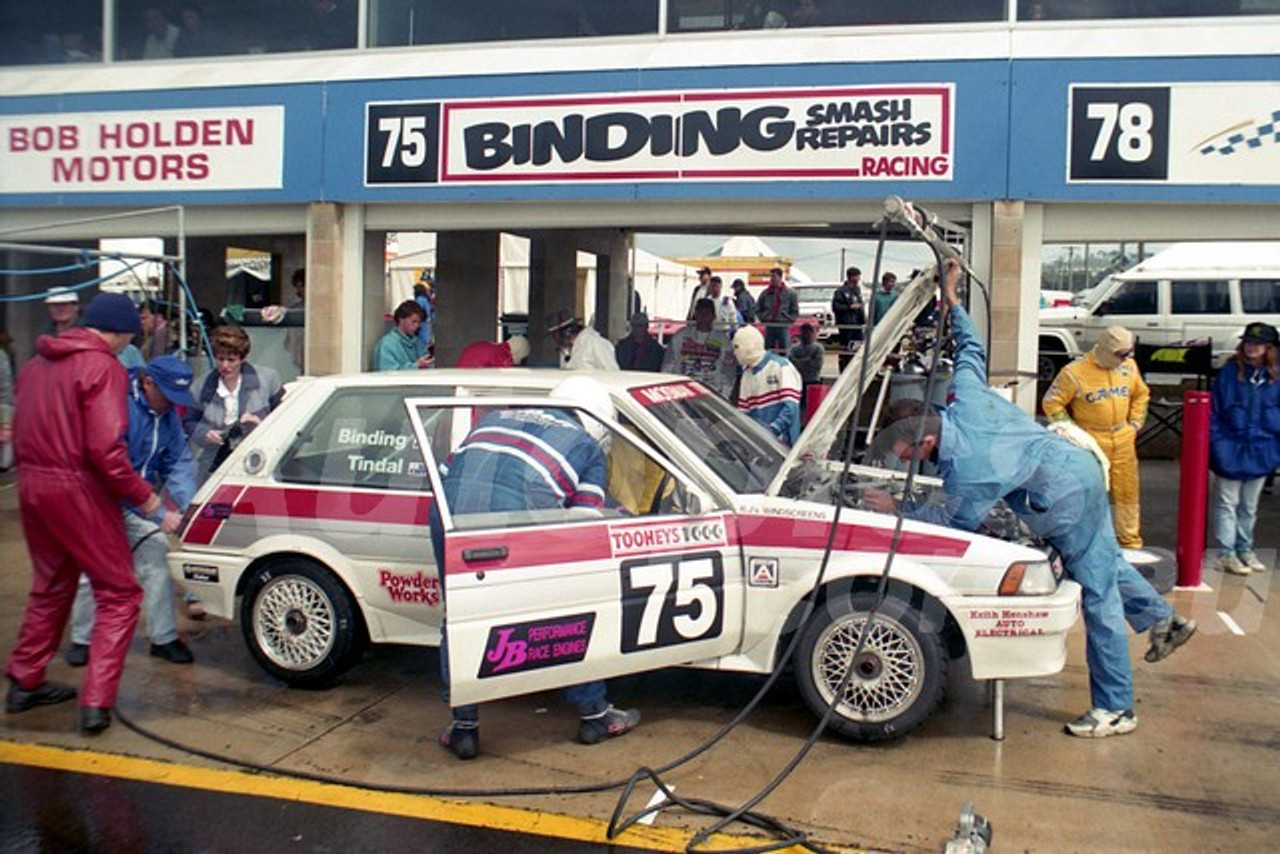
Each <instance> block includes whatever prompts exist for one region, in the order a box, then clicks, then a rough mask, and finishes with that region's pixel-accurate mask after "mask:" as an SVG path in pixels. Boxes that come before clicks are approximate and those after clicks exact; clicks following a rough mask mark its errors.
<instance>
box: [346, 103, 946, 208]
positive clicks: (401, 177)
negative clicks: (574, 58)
mask: <svg viewBox="0 0 1280 854" xmlns="http://www.w3.org/2000/svg"><path fill="white" fill-rule="evenodd" d="M365 113H366V122H365V134H366V137H365V186H420V185H429V184H488V185H494V184H521V183H556V182H575V183H580V182H616V181H627V182H646V181H673V180H717V181H725V180H731V181H778V180H814V179H838V180H851V181H892V182H898V183H900V182H902V181H903V180H904V179H910V180H925V181H950V180H952V178H953V174H954V150H953V149H954V144H953V134H954V128H955V92H954V87H953V85H952V84H944V83H926V84H903V85H897V84H888V85H875V86H848V87H832V88H811V89H750V90H716V91H710V92H675V93H644V94H628V95H608V94H603V95H580V96H579V95H568V96H555V97H527V98H516V99H485V100H457V101H416V102H415V101H407V102H406V101H398V102H375V103H368V104H366V108H365Z"/></svg>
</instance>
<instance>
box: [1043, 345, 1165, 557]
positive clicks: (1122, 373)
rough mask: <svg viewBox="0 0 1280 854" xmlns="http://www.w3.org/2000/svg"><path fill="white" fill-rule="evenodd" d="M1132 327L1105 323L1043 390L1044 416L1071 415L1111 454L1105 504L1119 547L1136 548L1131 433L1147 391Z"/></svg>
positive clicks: (1138, 525)
mask: <svg viewBox="0 0 1280 854" xmlns="http://www.w3.org/2000/svg"><path fill="white" fill-rule="evenodd" d="M1132 356H1133V333H1131V332H1130V331H1129V330H1127V329H1125V328H1124V327H1123V326H1109V327H1107V329H1106V331H1105V332H1103V333H1102V336H1101V337H1100V338H1099V339H1098V341H1097V343H1096V344H1094V345H1093V349H1092V350H1090V351H1089V352H1088V353H1086V354H1084V355H1083V356H1081V357H1080V358H1078V359H1076V360H1075V361H1074V362H1072V363H1071V364H1069V365H1067V366H1066V367H1065V368H1063V369H1062V370H1061V371H1060V372H1059V373H1058V376H1057V377H1055V378H1054V380H1053V385H1051V386H1049V390H1048V391H1047V392H1046V393H1045V396H1044V401H1043V402H1042V404H1041V405H1042V406H1043V408H1044V414H1045V415H1046V416H1048V418H1049V420H1050V421H1063V420H1068V419H1069V420H1072V421H1075V422H1076V423H1077V424H1079V425H1080V426H1081V427H1083V428H1084V429H1085V431H1086V432H1088V434H1089V435H1090V436H1092V437H1093V438H1094V439H1095V440H1096V441H1097V443H1098V445H1099V446H1100V447H1101V448H1102V452H1103V453H1104V454H1106V455H1107V458H1108V459H1109V460H1111V505H1112V518H1113V520H1114V524H1115V529H1116V539H1117V540H1118V541H1119V542H1120V547H1121V548H1123V549H1138V548H1142V517H1141V513H1142V511H1141V507H1140V505H1139V501H1138V494H1139V491H1138V449H1137V445H1136V439H1137V438H1138V431H1139V430H1141V429H1142V425H1143V422H1145V421H1146V420H1147V403H1148V401H1149V400H1150V398H1151V391H1150V390H1149V389H1148V388H1147V384H1146V383H1145V382H1143V381H1142V376H1141V375H1140V374H1139V373H1138V365H1137V363H1136V362H1134V361H1133V358H1132Z"/></svg>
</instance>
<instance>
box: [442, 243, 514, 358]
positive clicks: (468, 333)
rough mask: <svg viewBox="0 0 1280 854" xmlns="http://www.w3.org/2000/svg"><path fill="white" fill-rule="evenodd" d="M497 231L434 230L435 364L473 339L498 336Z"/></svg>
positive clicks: (450, 356)
mask: <svg viewBox="0 0 1280 854" xmlns="http://www.w3.org/2000/svg"><path fill="white" fill-rule="evenodd" d="M500 242H501V241H500V239H499V233H498V232H496V231H442V232H440V233H439V234H437V235H436V328H435V341H436V364H437V365H440V366H442V367H451V366H453V365H455V364H457V362H458V356H459V355H461V354H462V348H464V347H466V346H467V345H468V344H470V343H471V342H472V341H477V340H485V341H494V340H496V339H497V335H498V280H499V275H500V273H499V268H498V250H499V246H500Z"/></svg>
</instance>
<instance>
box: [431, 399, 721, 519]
mask: <svg viewBox="0 0 1280 854" xmlns="http://www.w3.org/2000/svg"><path fill="white" fill-rule="evenodd" d="M531 411H537V410H531ZM422 412H423V414H424V416H425V415H426V414H427V413H426V410H425V408H423V409H422ZM477 420H478V419H477ZM535 448H536V445H535ZM433 451H437V449H435V448H433ZM604 451H605V452H604V460H603V461H604V468H603V470H601V469H598V468H597V469H594V470H592V471H586V470H584V471H579V472H578V475H579V476H580V477H582V478H584V479H591V478H596V479H598V478H600V477H601V476H603V478H604V483H603V489H604V506H603V507H602V508H592V507H590V506H569V507H564V506H554V501H549V502H548V503H547V504H545V505H542V506H539V507H536V508H533V509H520V510H502V511H492V510H486V511H483V512H467V511H463V510H460V508H457V507H450V511H451V513H452V516H453V523H454V525H455V526H456V527H458V528H459V529H462V530H468V529H471V530H474V529H477V528H492V527H499V526H500V527H506V528H514V527H530V526H537V525H546V524H555V523H560V522H575V521H586V520H590V519H599V518H625V517H630V516H635V517H642V516H653V515H667V514H673V513H676V514H679V513H697V512H700V508H699V507H698V502H697V501H696V499H693V498H692V497H691V496H690V495H689V492H688V490H687V489H686V488H685V486H684V484H683V483H682V482H681V481H680V480H679V479H678V478H676V477H675V476H674V475H673V474H671V473H670V472H668V471H667V469H666V467H665V465H664V464H663V463H661V462H659V461H658V460H656V459H654V458H653V457H651V456H649V455H648V454H647V453H645V452H644V451H643V450H641V448H640V447H639V446H638V445H637V444H635V443H634V442H633V441H631V440H630V439H629V437H628V435H627V431H626V430H623V431H617V430H610V438H609V441H608V443H607V445H606V446H605V449H604ZM437 452H438V451H437ZM450 464H451V465H452V464H453V461H452V460H451V461H450ZM473 465H474V463H473ZM473 472H474V473H473ZM477 475H479V476H485V477H491V478H493V480H494V482H495V484H496V483H497V482H498V481H500V480H501V479H502V477H503V475H502V473H501V472H500V471H499V469H498V468H497V467H496V463H495V462H493V461H490V462H482V463H480V464H479V467H478V468H476V469H473V470H470V471H467V472H465V473H464V474H462V475H461V477H462V478H463V479H464V482H465V480H466V479H469V478H473V477H475V476H477ZM535 491H536V490H535ZM486 503H487V502H486ZM517 503H519V502H517Z"/></svg>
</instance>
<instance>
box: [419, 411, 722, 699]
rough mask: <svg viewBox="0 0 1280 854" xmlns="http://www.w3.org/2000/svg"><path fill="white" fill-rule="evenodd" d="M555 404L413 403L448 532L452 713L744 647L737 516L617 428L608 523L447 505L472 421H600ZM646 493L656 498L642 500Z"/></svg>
mask: <svg viewBox="0 0 1280 854" xmlns="http://www.w3.org/2000/svg"><path fill="white" fill-rule="evenodd" d="M548 403H549V399H539V400H535V401H531V400H530V399H529V398H527V397H526V398H511V399H497V398H488V397H486V398H484V399H483V404H482V405H481V406H477V399H476V398H464V399H458V398H454V399H446V398H415V399H410V400H407V401H406V406H407V407H408V410H409V416H410V419H411V421H412V423H413V427H414V432H415V435H416V437H417V440H418V445H419V447H420V448H421V450H422V453H423V456H424V459H425V462H426V464H427V467H428V470H429V472H430V477H431V481H432V491H433V494H434V496H435V498H436V501H437V504H436V507H435V512H436V513H438V514H439V522H440V525H439V527H440V529H442V530H443V558H444V565H443V566H442V567H440V577H441V579H442V581H443V582H444V590H445V615H446V621H447V626H448V655H449V673H450V683H451V684H450V686H449V688H450V700H451V702H453V703H454V704H455V705H461V704H467V703H476V702H482V701H485V700H493V699H497V698H501V697H508V696H513V695H518V694H526V693H530V692H534V691H542V690H546V689H549V688H558V687H564V686H568V685H574V684H578V683H581V682H586V681H590V680H594V679H603V678H607V677H610V676H617V675H621V674H626V673H636V672H640V671H644V670H651V669H655V668H659V667H665V666H669V665H677V664H684V663H688V662H692V661H697V660H701V659H708V658H716V657H719V656H722V655H725V654H727V653H730V652H733V651H735V650H736V649H737V648H738V646H739V644H740V638H741V632H742V620H743V593H744V579H743V567H742V559H741V551H740V549H739V547H738V533H737V527H736V523H735V517H734V515H733V514H732V513H731V512H729V511H728V510H727V509H725V508H717V507H715V506H713V503H712V499H711V497H710V495H709V494H708V493H706V492H705V491H703V490H700V489H699V488H698V487H697V486H695V485H694V484H693V483H692V482H690V481H689V480H688V479H687V478H686V477H685V476H684V475H683V474H681V473H680V472H678V471H676V470H674V469H673V468H672V467H671V466H670V465H669V463H667V462H666V461H665V460H663V459H662V457H661V455H660V454H658V453H657V452H656V451H654V450H653V448H652V446H650V445H649V444H648V443H646V442H644V440H643V439H641V438H638V437H637V438H636V439H635V441H633V440H632V438H630V437H629V436H628V434H627V432H626V431H625V430H623V429H620V428H619V426H618V425H616V424H611V425H606V426H607V427H608V428H609V431H610V436H611V438H610V441H609V442H608V443H607V464H608V467H609V469H610V476H609V482H610V483H609V488H608V489H607V491H606V503H605V507H604V509H603V510H598V511H597V510H590V511H588V510H585V509H584V508H574V507H570V508H565V507H548V508H533V509H527V510H519V511H510V510H505V511H501V512H468V513H461V512H454V510H455V508H451V507H450V506H449V500H448V498H447V497H446V496H447V495H449V494H450V493H449V490H448V489H447V488H446V486H445V483H444V478H443V477H442V474H441V469H440V467H439V465H438V463H440V462H443V461H446V460H447V459H448V458H449V456H450V455H451V453H452V452H453V451H454V450H456V449H457V447H458V446H459V445H460V444H461V443H462V442H463V441H464V440H465V439H464V437H465V434H466V430H465V429H459V428H460V427H464V426H465V425H467V424H469V423H471V422H472V420H473V418H474V419H475V421H476V422H479V421H481V420H482V419H483V418H484V417H485V416H486V415H489V414H491V413H497V412H499V411H510V410H530V409H533V410H544V411H545V410H549V409H550V410H557V411H561V412H563V411H573V412H575V413H577V415H578V417H579V418H580V419H588V418H593V417H594V416H592V415H590V414H589V413H586V412H585V411H582V410H579V409H578V408H577V407H576V405H575V404H573V403H570V402H563V403H561V402H558V401H557V402H554V403H555V405H554V406H549V405H548ZM450 410H451V411H452V412H453V413H454V414H453V415H452V417H442V412H444V411H450ZM440 424H449V425H450V428H449V429H444V430H442V429H439V428H438V427H437V425H440ZM615 481H616V484H617V488H615V486H614V484H615ZM637 483H643V484H647V485H648V486H647V487H646V488H645V489H644V490H640V491H639V492H640V493H641V494H640V495H636V492H637V490H636V489H635V485H636V484H637ZM486 487H487V485H486V484H475V483H474V482H473V483H471V484H468V486H467V488H469V489H474V488H480V489H484V488H486ZM473 506H474V504H473ZM424 545H425V544H424Z"/></svg>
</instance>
